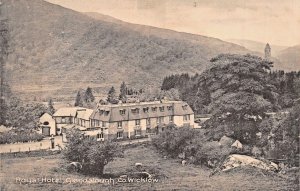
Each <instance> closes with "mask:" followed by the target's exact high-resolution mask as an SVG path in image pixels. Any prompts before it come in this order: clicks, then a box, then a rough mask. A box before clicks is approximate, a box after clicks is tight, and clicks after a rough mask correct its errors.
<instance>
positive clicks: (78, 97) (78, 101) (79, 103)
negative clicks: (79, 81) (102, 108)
mask: <svg viewBox="0 0 300 191" xmlns="http://www.w3.org/2000/svg"><path fill="white" fill-rule="evenodd" d="M74 106H75V107H83V98H82V95H81V92H80V91H78V92H77V95H76V99H75V104H74Z"/></svg>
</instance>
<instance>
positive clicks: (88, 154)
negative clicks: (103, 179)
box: [63, 129, 123, 175]
mask: <svg viewBox="0 0 300 191" xmlns="http://www.w3.org/2000/svg"><path fill="white" fill-rule="evenodd" d="M67 139H68V143H67V145H66V149H65V150H64V152H63V154H64V157H65V159H67V160H68V161H71V162H75V161H76V162H80V163H82V170H83V172H84V173H87V174H92V175H103V172H104V167H105V165H106V164H108V163H109V162H111V161H113V160H114V159H115V158H116V157H121V156H122V155H123V148H122V147H121V146H120V145H119V144H117V143H116V142H111V141H104V142H102V141H101V142H97V141H95V140H93V139H89V138H84V137H83V136H82V135H81V132H80V131H79V130H73V129H72V130H70V131H68V132H67Z"/></svg>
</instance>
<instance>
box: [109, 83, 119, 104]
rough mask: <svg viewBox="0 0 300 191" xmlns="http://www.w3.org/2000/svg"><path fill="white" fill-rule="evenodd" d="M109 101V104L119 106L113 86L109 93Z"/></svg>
mask: <svg viewBox="0 0 300 191" xmlns="http://www.w3.org/2000/svg"><path fill="white" fill-rule="evenodd" d="M107 101H108V102H109V103H112V104H117V103H118V100H117V99H116V90H115V88H114V87H113V86H112V87H111V88H110V90H109V91H108V95H107Z"/></svg>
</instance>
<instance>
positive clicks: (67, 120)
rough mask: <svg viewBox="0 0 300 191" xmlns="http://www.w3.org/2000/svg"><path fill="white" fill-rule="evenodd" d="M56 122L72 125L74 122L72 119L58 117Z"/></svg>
mask: <svg viewBox="0 0 300 191" xmlns="http://www.w3.org/2000/svg"><path fill="white" fill-rule="evenodd" d="M55 120H56V123H58V124H71V123H72V121H73V120H72V117H56V118H55Z"/></svg>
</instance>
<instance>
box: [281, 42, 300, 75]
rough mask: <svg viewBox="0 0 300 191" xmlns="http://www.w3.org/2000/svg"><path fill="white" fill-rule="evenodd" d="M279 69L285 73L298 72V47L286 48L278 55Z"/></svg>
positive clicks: (299, 66)
mask: <svg viewBox="0 0 300 191" xmlns="http://www.w3.org/2000/svg"><path fill="white" fill-rule="evenodd" d="M277 58H278V59H279V60H280V62H281V67H283V68H284V69H285V70H287V71H300V45H296V46H293V47H289V48H286V49H284V50H282V51H280V52H279V53H278V56H277Z"/></svg>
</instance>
